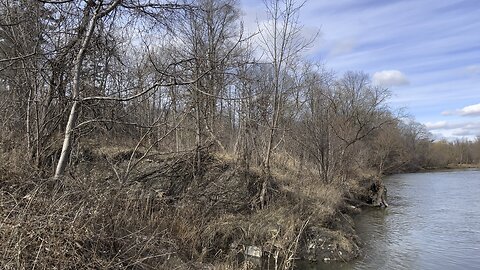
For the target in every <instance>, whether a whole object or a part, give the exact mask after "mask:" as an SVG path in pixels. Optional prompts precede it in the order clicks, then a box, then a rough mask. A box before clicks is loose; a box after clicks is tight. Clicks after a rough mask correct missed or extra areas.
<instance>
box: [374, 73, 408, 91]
mask: <svg viewBox="0 0 480 270" xmlns="http://www.w3.org/2000/svg"><path fill="white" fill-rule="evenodd" d="M373 83H375V84H377V85H381V86H386V87H390V86H402V85H407V84H409V83H410V82H409V81H408V79H407V77H406V76H405V74H403V73H402V72H400V71H399V70H383V71H379V72H375V73H374V74H373Z"/></svg>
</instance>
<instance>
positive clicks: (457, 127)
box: [425, 121, 480, 139]
mask: <svg viewBox="0 0 480 270" xmlns="http://www.w3.org/2000/svg"><path fill="white" fill-rule="evenodd" d="M425 126H426V127H427V129H428V131H430V132H432V133H433V134H435V135H436V138H437V139H438V138H442V137H443V138H449V139H456V138H459V137H462V138H468V139H474V138H475V137H476V136H480V122H475V121H471V122H456V123H452V122H447V121H438V122H427V123H425Z"/></svg>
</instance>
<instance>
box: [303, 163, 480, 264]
mask: <svg viewBox="0 0 480 270" xmlns="http://www.w3.org/2000/svg"><path fill="white" fill-rule="evenodd" d="M386 185H387V187H388V189H389V203H390V207H389V208H387V209H380V210H366V211H364V213H363V214H361V215H360V216H359V217H358V218H357V220H356V226H357V231H358V232H359V236H360V238H361V239H362V241H363V242H364V243H363V244H364V248H363V250H364V255H363V256H361V257H360V258H359V259H358V260H356V261H354V262H352V263H337V264H333V263H329V264H323V263H320V264H309V265H302V266H301V267H299V268H300V269H311V270H314V269H315V270H319V269H326V270H329V269H340V270H347V269H348V270H349V269H432V270H433V269H435V270H437V269H449V270H450V269H480V171H478V170H467V171H449V172H435V173H418V174H404V175H395V176H392V177H390V178H389V179H387V180H386Z"/></svg>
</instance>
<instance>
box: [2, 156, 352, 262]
mask: <svg viewBox="0 0 480 270" xmlns="http://www.w3.org/2000/svg"><path fill="white" fill-rule="evenodd" d="M117 150H118V149H117ZM120 150H121V151H120ZM120 150H119V151H120V152H123V151H124V149H123V148H122V149H120ZM106 151H107V152H108V153H110V154H111V155H112V157H113V156H114V152H115V150H112V149H108V150H106ZM103 153H105V151H103ZM90 154H92V153H90ZM93 155H96V154H95V153H93ZM103 158H105V157H103ZM204 159H205V164H204V165H205V168H204V170H203V171H204V174H203V177H202V178H201V179H194V177H193V171H192V169H193V166H192V164H191V160H193V157H191V156H190V155H189V154H185V155H180V156H169V157H168V158H165V159H164V160H156V161H149V162H147V163H142V164H141V165H140V166H139V167H138V168H137V170H136V171H135V172H134V173H132V175H131V179H130V181H129V182H127V184H126V185H120V184H119V183H118V181H116V180H115V177H114V176H113V174H112V172H108V170H107V169H106V168H107V167H108V165H109V164H107V163H105V162H103V163H104V164H102V162H101V160H102V156H96V157H95V158H93V159H91V161H90V162H91V163H92V164H89V162H88V161H83V162H82V163H80V164H78V165H77V167H76V170H75V171H74V173H73V175H72V177H67V178H65V179H62V180H61V181H55V180H51V179H38V178H34V177H33V178H32V177H31V176H29V175H28V174H20V173H16V174H12V173H10V172H9V171H8V169H5V168H3V170H4V172H3V173H2V176H3V177H2V179H0V206H1V208H0V219H1V223H0V253H1V255H0V265H2V266H3V269H79V268H81V269H254V268H255V267H256V264H255V263H252V262H251V261H249V260H243V259H242V258H243V256H242V254H243V252H244V250H245V248H246V247H247V246H261V247H262V248H263V250H264V252H265V254H266V255H268V257H270V260H266V262H264V263H266V265H264V266H266V267H267V268H268V269H275V268H276V269H286V268H289V267H291V266H292V263H293V259H294V258H295V255H296V253H297V250H298V248H299V245H301V244H302V243H303V241H304V240H303V238H302V237H303V232H304V231H305V230H308V228H309V227H310V226H312V225H315V226H321V227H329V226H330V227H332V222H334V220H335V218H336V216H337V215H338V209H339V207H340V206H341V204H342V196H343V193H342V191H341V188H340V187H336V186H333V185H325V184H322V183H320V182H319V181H318V180H317V179H315V177H312V174H311V173H310V172H309V171H308V170H303V171H302V172H301V173H300V174H299V172H298V170H296V168H295V167H296V166H295V163H294V161H292V160H290V161H288V160H287V161H286V162H287V163H286V164H287V165H286V166H285V165H282V164H276V165H275V166H274V176H275V177H274V178H273V179H272V184H271V186H270V188H269V192H268V193H269V198H270V201H269V204H268V206H267V207H266V208H264V209H260V208H259V204H258V197H259V192H260V187H261V182H262V177H261V176H260V175H259V174H258V173H255V170H251V171H244V170H242V169H241V168H237V167H236V166H235V164H234V162H233V159H232V158H229V156H228V155H227V156H225V155H217V156H206V157H205V158H204ZM121 164H122V163H121V162H119V163H118V164H117V165H118V166H121ZM82 171H83V172H82ZM106 171H107V172H108V173H106ZM106 175H110V176H109V177H105V176H106ZM332 228H333V227H332ZM333 238H335V237H333ZM333 238H332V239H333ZM344 238H345V237H344V235H343V234H341V233H340V232H339V233H338V237H336V239H338V240H339V241H344V240H345V239H344ZM345 241H347V240H345ZM339 245H342V243H341V242H339ZM275 258H278V259H277V260H276V263H275V262H274V261H275Z"/></svg>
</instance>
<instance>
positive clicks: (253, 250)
mask: <svg viewBox="0 0 480 270" xmlns="http://www.w3.org/2000/svg"><path fill="white" fill-rule="evenodd" d="M245 255H246V256H250V257H255V258H261V257H262V248H260V247H257V246H248V247H247V248H245Z"/></svg>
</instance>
